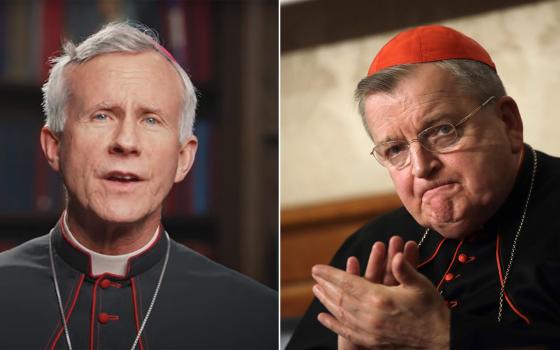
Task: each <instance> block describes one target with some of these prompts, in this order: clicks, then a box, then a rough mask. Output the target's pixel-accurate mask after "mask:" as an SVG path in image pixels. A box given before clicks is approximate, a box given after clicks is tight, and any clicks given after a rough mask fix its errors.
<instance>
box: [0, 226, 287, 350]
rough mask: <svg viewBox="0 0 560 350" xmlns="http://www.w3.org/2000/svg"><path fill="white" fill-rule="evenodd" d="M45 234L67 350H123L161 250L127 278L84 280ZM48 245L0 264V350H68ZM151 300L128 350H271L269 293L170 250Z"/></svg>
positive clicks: (132, 266)
mask: <svg viewBox="0 0 560 350" xmlns="http://www.w3.org/2000/svg"><path fill="white" fill-rule="evenodd" d="M61 230H62V228H61V222H59V224H57V226H56V227H55V228H54V229H53V231H52V234H53V247H54V256H55V258H54V260H55V264H56V265H55V266H56V273H57V276H58V283H59V286H60V293H61V297H62V303H63V305H64V309H65V314H66V317H67V319H68V328H69V333H70V338H71V342H72V347H73V348H74V349H130V347H131V346H132V343H133V341H134V338H135V337H136V334H137V330H138V328H139V326H140V324H141V323H142V320H143V319H144V316H145V314H146V312H147V309H148V306H149V304H150V301H151V300H152V296H153V294H154V291H155V288H156V285H157V282H158V279H159V276H160V273H161V271H162V267H163V262H164V256H165V253H166V250H167V244H168V241H167V239H166V238H165V235H163V234H159V237H158V238H157V240H156V241H155V243H154V244H153V246H152V247H150V248H149V249H148V250H147V251H145V252H144V253H142V254H141V255H140V256H137V257H133V258H130V259H129V263H128V272H127V274H126V276H115V275H110V274H104V275H101V276H95V277H94V276H92V275H91V272H90V271H91V270H90V259H89V255H88V254H86V253H84V252H82V251H80V250H79V248H77V247H74V246H73V245H72V244H71V243H70V241H68V240H67V239H66V237H65V236H64V235H63V234H62V232H61ZM49 238H50V235H46V236H42V237H39V238H37V239H34V240H31V241H29V242H26V243H24V244H22V245H20V246H18V247H16V248H14V249H12V250H10V251H7V252H4V253H2V254H0V280H1V281H2V282H0V349H10V350H11V349H67V345H66V339H65V334H64V332H63V328H62V325H61V317H60V312H59V309H58V306H57V305H58V304H57V299H56V294H55V289H54V285H53V279H52V272H51V268H50V262H49V248H48V242H49ZM170 244H171V245H170V255H169V261H168V265H167V270H166V272H165V275H164V278H163V282H162V286H161V289H160V291H159V295H158V297H157V300H156V302H155V305H154V308H153V311H152V313H151V316H150V317H149V319H148V322H147V325H146V328H145V329H144V332H143V333H142V337H141V341H140V343H139V344H138V346H137V347H136V349H144V350H148V349H153V350H155V349H276V348H277V342H278V334H277V333H278V326H277V325H278V311H277V310H278V298H277V293H276V292H274V291H272V290H271V289H269V288H266V287H264V286H262V285H260V284H258V283H257V282H255V281H253V280H251V279H249V278H247V277H245V276H243V275H241V274H239V273H237V272H235V271H232V270H229V269H227V268H225V267H223V266H221V265H219V264H217V263H215V262H213V261H211V260H209V259H207V258H205V257H203V256H201V255H199V254H197V253H195V252H194V251H192V250H190V249H188V248H186V247H184V246H182V245H180V244H178V243H176V242H174V241H172V240H171V241H170Z"/></svg>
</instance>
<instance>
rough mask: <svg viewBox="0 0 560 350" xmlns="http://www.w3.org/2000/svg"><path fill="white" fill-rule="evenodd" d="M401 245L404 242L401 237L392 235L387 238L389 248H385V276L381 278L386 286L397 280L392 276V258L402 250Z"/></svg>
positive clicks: (393, 283)
mask: <svg viewBox="0 0 560 350" xmlns="http://www.w3.org/2000/svg"><path fill="white" fill-rule="evenodd" d="M403 247H404V242H403V240H402V238H401V237H399V236H393V237H391V239H390V240H389V248H388V249H387V262H386V265H385V266H386V267H385V276H384V278H383V284H385V285H388V286H391V285H396V284H397V281H396V280H395V277H394V276H393V271H392V265H393V263H392V261H393V258H394V257H395V254H397V253H400V252H402V251H403Z"/></svg>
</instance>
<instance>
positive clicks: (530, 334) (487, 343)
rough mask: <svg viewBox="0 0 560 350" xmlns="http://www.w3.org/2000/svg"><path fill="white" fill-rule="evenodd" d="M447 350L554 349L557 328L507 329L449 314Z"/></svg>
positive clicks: (559, 344) (558, 344) (559, 332)
mask: <svg viewBox="0 0 560 350" xmlns="http://www.w3.org/2000/svg"><path fill="white" fill-rule="evenodd" d="M450 339H451V343H450V349H451V350H467V349H517V350H521V349H527V350H529V349H531V350H532V349H539V350H540V349H558V348H559V347H560V325H558V324H547V323H540V324H537V323H536V324H532V325H522V324H519V325H511V324H499V323H496V322H495V321H492V322H489V321H488V320H487V319H482V318H479V317H475V316H469V315H460V314H455V313H452V314H451V334H450Z"/></svg>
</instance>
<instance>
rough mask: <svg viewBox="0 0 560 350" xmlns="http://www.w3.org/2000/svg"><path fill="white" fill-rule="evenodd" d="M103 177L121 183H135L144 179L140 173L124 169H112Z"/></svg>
mask: <svg viewBox="0 0 560 350" xmlns="http://www.w3.org/2000/svg"><path fill="white" fill-rule="evenodd" d="M103 179H104V180H108V181H114V182H120V183H133V182H139V181H143V180H144V179H143V178H142V177H141V176H140V175H138V174H136V173H132V172H124V171H110V172H108V173H106V174H105V175H104V176H103Z"/></svg>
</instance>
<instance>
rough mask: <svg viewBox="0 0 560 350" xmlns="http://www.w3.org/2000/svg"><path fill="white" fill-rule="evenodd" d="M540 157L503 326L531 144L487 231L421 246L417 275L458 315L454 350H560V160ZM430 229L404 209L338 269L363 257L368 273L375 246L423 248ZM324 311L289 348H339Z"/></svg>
mask: <svg viewBox="0 0 560 350" xmlns="http://www.w3.org/2000/svg"><path fill="white" fill-rule="evenodd" d="M537 154H538V156H537V160H538V167H537V171H536V177H535V184H534V189H533V193H532V196H531V200H530V203H529V207H528V210H527V217H526V219H525V223H524V226H523V231H522V232H521V234H520V236H519V240H518V242H517V249H516V250H517V251H516V253H515V257H514V260H513V265H512V267H511V272H510V275H509V277H508V281H507V283H506V298H504V299H505V300H504V306H503V319H502V322H501V323H498V321H497V316H498V304H499V293H500V286H501V280H503V276H504V274H505V271H506V268H507V265H508V262H509V257H510V253H511V249H512V245H513V239H514V237H515V233H516V231H517V228H518V226H519V223H520V221H521V216H522V213H523V207H524V204H525V201H526V198H527V193H528V191H529V187H530V186H529V185H530V180H531V174H532V167H533V155H532V151H531V149H530V148H529V147H528V146H525V158H524V160H523V164H522V168H521V170H520V174H519V175H518V178H517V180H516V184H515V187H514V189H513V191H512V193H511V194H510V195H509V197H508V199H507V200H506V201H505V204H504V205H503V206H502V208H500V209H499V210H498V212H497V213H496V214H495V215H494V216H493V217H492V218H491V219H490V220H489V221H488V222H487V223H486V224H485V226H484V227H483V228H482V229H481V230H480V232H478V233H476V234H474V235H472V236H470V237H468V238H466V239H463V240H454V239H445V238H443V237H442V236H441V235H439V234H438V233H437V232H434V231H430V233H429V234H428V236H427V237H426V240H425V241H424V243H423V244H422V246H421V248H420V259H419V262H420V263H419V265H418V271H420V272H421V273H422V274H424V275H425V276H426V277H428V278H429V279H430V280H431V281H432V283H433V284H434V286H436V287H438V289H439V291H440V292H441V294H442V296H443V298H444V300H445V301H446V303H447V305H448V307H449V308H450V309H451V349H493V348H508V349H509V348H514V347H523V346H528V345H542V346H543V348H545V349H560V159H559V158H554V157H550V156H548V155H546V154H544V153H541V152H537ZM424 231H425V229H424V228H423V227H421V226H419V225H418V223H416V221H414V219H413V218H412V216H411V215H410V214H409V213H408V212H407V211H406V210H405V209H404V208H400V209H397V210H395V211H393V212H391V213H389V214H387V215H384V216H382V217H379V218H378V219H375V220H373V221H372V222H370V223H368V224H367V225H365V226H364V227H362V228H361V229H359V230H358V231H357V232H356V233H355V234H353V235H352V236H351V237H350V238H348V240H347V241H346V242H345V243H344V244H343V245H342V247H341V248H340V249H339V251H338V252H337V253H336V255H335V257H334V258H333V260H332V262H331V264H332V265H333V266H336V267H338V268H340V269H344V266H345V263H346V259H347V258H348V257H349V256H356V257H357V258H358V259H359V260H360V265H361V267H362V273H363V269H365V266H366V264H367V260H368V257H369V253H370V250H371V246H372V244H373V243H374V242H376V241H383V242H385V243H387V242H388V240H389V238H390V237H391V236H393V235H400V236H401V237H403V238H404V239H405V240H414V241H416V242H418V241H419V240H420V239H421V237H422V235H423V234H424ZM320 312H326V309H325V308H324V307H323V306H322V305H321V303H320V302H319V301H318V300H317V299H314V300H313V302H312V304H311V306H310V307H309V309H308V310H307V312H306V314H305V315H304V317H303V319H302V320H301V322H300V324H299V325H298V327H297V328H296V330H295V332H294V335H293V337H292V339H291V341H290V343H289V345H288V349H289V350H295V349H336V335H335V334H334V333H332V332H331V331H329V330H328V329H327V328H325V327H323V326H322V325H321V324H320V323H319V322H318V321H317V314H319V313H320Z"/></svg>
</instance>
